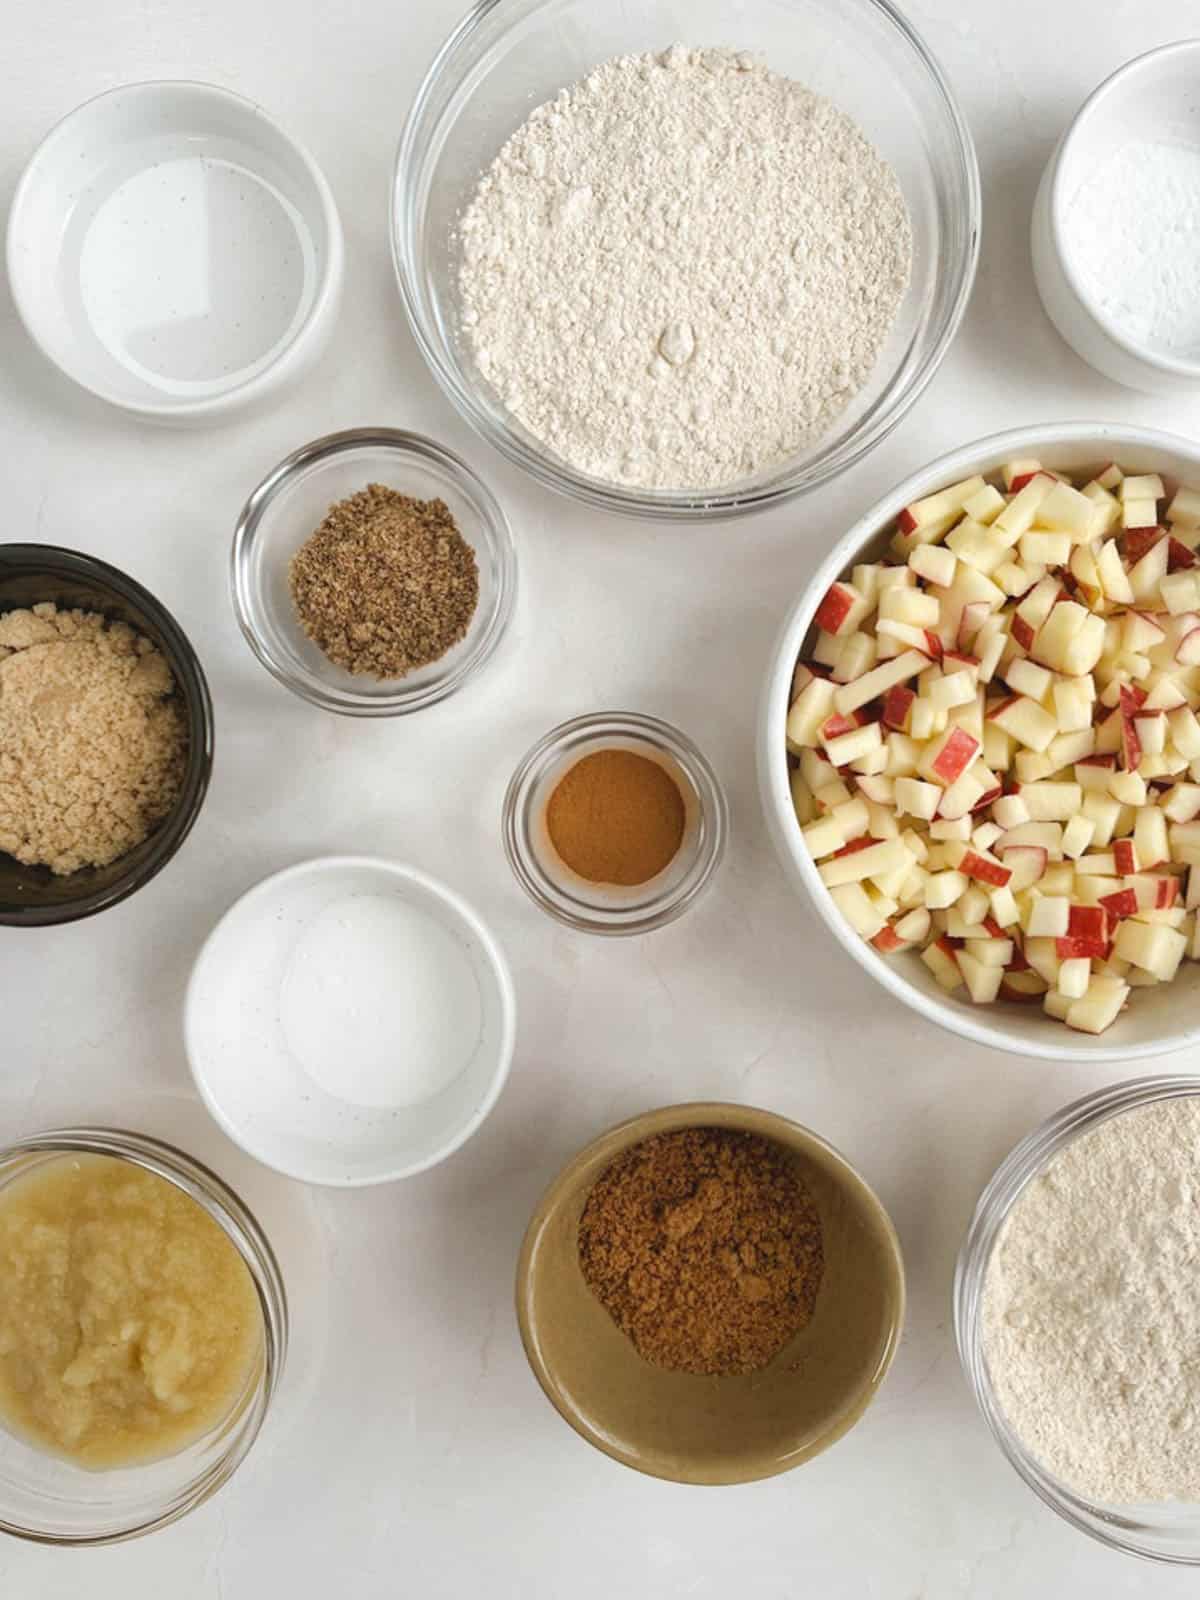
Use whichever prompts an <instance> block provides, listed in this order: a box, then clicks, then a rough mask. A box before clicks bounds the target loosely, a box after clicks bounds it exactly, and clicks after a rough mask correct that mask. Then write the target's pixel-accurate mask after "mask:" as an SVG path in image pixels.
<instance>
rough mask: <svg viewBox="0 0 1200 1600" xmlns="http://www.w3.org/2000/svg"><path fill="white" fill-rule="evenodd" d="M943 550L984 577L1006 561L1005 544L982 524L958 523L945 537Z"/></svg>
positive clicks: (1006, 550) (1006, 547) (1006, 551)
mask: <svg viewBox="0 0 1200 1600" xmlns="http://www.w3.org/2000/svg"><path fill="white" fill-rule="evenodd" d="M945 548H946V549H947V550H949V551H951V552H952V553H953V555H954V556H955V558H956V559H957V560H958V561H960V562H961V563H962V564H963V565H964V566H967V567H970V568H971V569H972V570H973V571H975V572H981V573H983V574H984V575H985V576H990V575H991V574H992V573H993V572H995V571H996V569H997V568H998V567H1000V566H1003V565H1004V563H1005V562H1006V561H1007V560H1008V551H1009V546H1008V545H1007V543H1006V542H1005V541H1004V539H1003V538H1001V537H1000V535H999V534H997V533H996V532H995V531H994V530H993V529H991V528H989V527H987V526H985V525H984V524H983V523H982V522H970V521H966V522H960V523H959V524H958V526H957V527H956V528H954V529H952V530H951V532H950V533H948V534H947V535H946V545H945Z"/></svg>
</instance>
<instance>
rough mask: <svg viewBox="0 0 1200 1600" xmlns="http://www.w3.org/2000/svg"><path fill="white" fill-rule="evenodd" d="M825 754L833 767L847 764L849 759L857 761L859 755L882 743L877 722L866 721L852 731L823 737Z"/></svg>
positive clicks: (875, 748) (863, 754)
mask: <svg viewBox="0 0 1200 1600" xmlns="http://www.w3.org/2000/svg"><path fill="white" fill-rule="evenodd" d="M822 742H823V744H824V746H825V754H826V755H827V756H828V757H829V759H830V761H832V762H833V764H834V766H835V767H844V766H848V765H849V763H850V762H851V761H857V760H858V758H859V757H860V756H865V755H866V754H867V753H868V752H869V751H871V750H877V749H879V747H880V746H881V745H882V743H883V735H882V734H881V733H880V731H879V724H878V723H877V722H868V723H866V724H865V725H864V726H863V727H861V728H855V729H854V731H853V733H843V734H839V735H837V737H835V738H832V739H824V740H823V741H822Z"/></svg>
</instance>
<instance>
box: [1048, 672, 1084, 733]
mask: <svg viewBox="0 0 1200 1600" xmlns="http://www.w3.org/2000/svg"><path fill="white" fill-rule="evenodd" d="M1037 698H1039V699H1040V698H1041V696H1038V697H1037ZM1051 698H1052V700H1053V703H1054V716H1055V720H1056V721H1057V723H1058V726H1059V728H1060V729H1061V730H1062V732H1063V733H1075V732H1081V731H1082V730H1083V729H1085V728H1090V727H1091V725H1092V708H1093V706H1094V704H1095V687H1094V685H1093V683H1092V680H1091V678H1090V677H1087V676H1084V677H1078V678H1056V679H1055V680H1054V682H1053V684H1052V687H1051Z"/></svg>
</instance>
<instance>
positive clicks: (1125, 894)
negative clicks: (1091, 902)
mask: <svg viewBox="0 0 1200 1600" xmlns="http://www.w3.org/2000/svg"><path fill="white" fill-rule="evenodd" d="M1100 904H1101V905H1102V906H1103V907H1104V909H1105V911H1107V912H1108V913H1109V915H1110V916H1112V917H1115V918H1116V919H1117V920H1120V919H1121V918H1122V917H1136V916H1137V914H1138V909H1139V907H1138V897H1137V890H1136V889H1115V890H1114V891H1113V893H1112V894H1102V895H1101V896H1100Z"/></svg>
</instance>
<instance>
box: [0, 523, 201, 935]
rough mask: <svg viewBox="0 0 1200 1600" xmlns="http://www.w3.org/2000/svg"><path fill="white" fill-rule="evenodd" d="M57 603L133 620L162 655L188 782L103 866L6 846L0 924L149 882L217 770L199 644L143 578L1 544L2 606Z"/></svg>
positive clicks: (83, 905) (73, 911) (99, 906)
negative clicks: (182, 728) (182, 724)
mask: <svg viewBox="0 0 1200 1600" xmlns="http://www.w3.org/2000/svg"><path fill="white" fill-rule="evenodd" d="M47 600H49V601H53V603H54V604H55V605H57V606H60V607H72V608H75V607H78V608H79V609H80V610H83V611H98V612H99V613H100V614H101V616H104V617H107V618H109V619H110V620H111V621H113V622H127V623H128V624H129V625H130V627H132V628H135V629H136V630H137V631H138V633H140V634H144V635H145V637H146V638H147V639H150V640H151V641H152V642H153V643H154V644H156V645H157V646H158V648H159V649H160V650H161V651H162V653H163V655H164V656H166V658H167V660H168V661H169V662H170V664H171V671H172V672H173V673H174V675H175V685H176V692H177V693H178V694H180V695H182V697H183V703H184V707H185V709H186V713H187V732H188V754H187V766H186V768H185V771H184V777H183V786H182V788H181V789H180V791H179V797H178V799H177V800H176V801H175V804H174V806H173V808H172V809H171V811H170V813H169V814H168V815H167V816H166V817H164V819H163V820H162V822H160V823H159V825H158V827H157V828H156V829H155V830H154V832H153V833H152V834H151V835H150V836H149V838H147V839H144V840H143V841H142V843H141V844H139V845H137V846H136V847H135V848H134V849H133V850H130V851H128V852H127V853H126V854H125V855H123V856H121V857H119V858H118V859H117V860H116V861H112V862H110V863H109V865H108V866H106V867H81V868H80V870H79V871H78V872H72V873H68V874H67V875H66V876H65V877H56V876H55V875H54V873H52V872H51V871H50V869H49V868H48V867H26V866H22V864H21V863H20V862H19V861H17V860H16V859H15V858H14V857H13V856H10V855H8V854H7V853H6V852H4V851H2V850H0V924H7V925H8V926H12V927H35V928H36V927H46V926H49V925H51V924H53V923H59V922H74V921H76V920H77V919H78V918H79V917H90V916H91V915H92V914H93V913H94V912H96V911H103V910H105V909H106V908H107V907H108V906H115V905H116V904H117V902H118V901H119V900H124V899H125V898H126V896H128V895H131V894H133V892H134V891H135V890H136V889H140V888H141V887H142V885H143V884H144V883H149V881H150V879H151V878H152V877H154V875H155V873H156V872H158V871H159V870H160V869H161V868H162V867H164V866H166V864H167V862H168V861H169V860H170V859H171V857H172V856H173V855H174V854H175V852H176V850H178V849H179V846H180V845H181V844H182V843H183V841H184V840H185V839H186V838H187V836H188V833H189V832H190V831H191V827H192V824H193V823H194V822H195V820H196V818H197V816H198V815H199V813H200V807H201V806H202V805H203V803H204V796H205V793H206V792H207V789H208V779H209V774H210V772H211V771H212V751H213V714H212V700H211V698H210V696H209V692H208V684H207V683H206V681H205V678H204V671H203V669H202V668H201V666H200V662H199V660H198V659H197V656H196V652H195V651H194V650H193V649H192V647H191V645H190V644H189V643H188V640H187V637H186V635H185V634H184V632H183V630H182V629H181V628H180V626H179V624H178V623H177V622H176V621H175V619H174V617H172V615H171V613H170V612H169V611H168V610H167V609H166V607H165V606H163V605H161V604H160V603H159V602H158V601H157V600H156V599H155V598H154V596H153V595H152V594H150V593H148V591H147V590H145V589H143V588H142V586H141V584H140V583H135V582H134V580H133V579H132V578H128V577H126V575H125V574H124V573H123V572H118V571H117V569H116V567H110V566H109V565H108V563H107V562H104V561H97V560H96V558H95V557H94V556H85V555H82V554H80V552H79V551H77V550H63V549H61V548H59V547H58V546H57V545H48V544H0V613H3V612H5V611H13V610H16V609H17V608H18V607H22V606H34V605H38V604H39V603H40V602H42V601H47Z"/></svg>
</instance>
